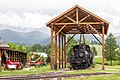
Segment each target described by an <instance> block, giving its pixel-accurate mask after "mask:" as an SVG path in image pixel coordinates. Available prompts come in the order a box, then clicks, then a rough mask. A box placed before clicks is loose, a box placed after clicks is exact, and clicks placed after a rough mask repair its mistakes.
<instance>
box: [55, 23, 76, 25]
mask: <svg viewBox="0 0 120 80" xmlns="http://www.w3.org/2000/svg"><path fill="white" fill-rule="evenodd" d="M75 24H76V23H54V24H53V25H56V26H57V25H58V26H60V25H75Z"/></svg>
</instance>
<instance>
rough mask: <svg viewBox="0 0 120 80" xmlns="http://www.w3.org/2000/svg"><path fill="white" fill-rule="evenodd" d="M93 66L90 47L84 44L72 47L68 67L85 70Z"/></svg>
mask: <svg viewBox="0 0 120 80" xmlns="http://www.w3.org/2000/svg"><path fill="white" fill-rule="evenodd" d="M92 64H93V55H92V54H91V52H90V46H89V45H86V44H85V43H80V44H79V45H76V46H73V51H72V54H71V56H70V65H71V66H72V68H73V69H86V68H89V67H90V66H91V65H92Z"/></svg>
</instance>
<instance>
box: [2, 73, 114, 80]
mask: <svg viewBox="0 0 120 80" xmlns="http://www.w3.org/2000/svg"><path fill="white" fill-rule="evenodd" d="M107 74H112V73H103V72H100V73H82V74H61V73H59V72H57V73H48V74H31V75H22V76H11V77H0V80H33V79H45V78H60V77H62V78H64V77H77V76H79V77H80V76H95V75H107Z"/></svg>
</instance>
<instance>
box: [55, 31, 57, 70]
mask: <svg viewBox="0 0 120 80" xmlns="http://www.w3.org/2000/svg"><path fill="white" fill-rule="evenodd" d="M56 33H57V30H55V34H56ZM55 69H57V36H55Z"/></svg>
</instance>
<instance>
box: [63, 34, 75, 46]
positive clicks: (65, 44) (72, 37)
mask: <svg viewBox="0 0 120 80" xmlns="http://www.w3.org/2000/svg"><path fill="white" fill-rule="evenodd" d="M75 35H76V34H74V35H73V36H72V37H71V38H70V39H68V41H67V42H66V43H65V45H66V44H67V43H68V42H69V41H70V40H71V39H72V38H73V37H74V36H75Z"/></svg>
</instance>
